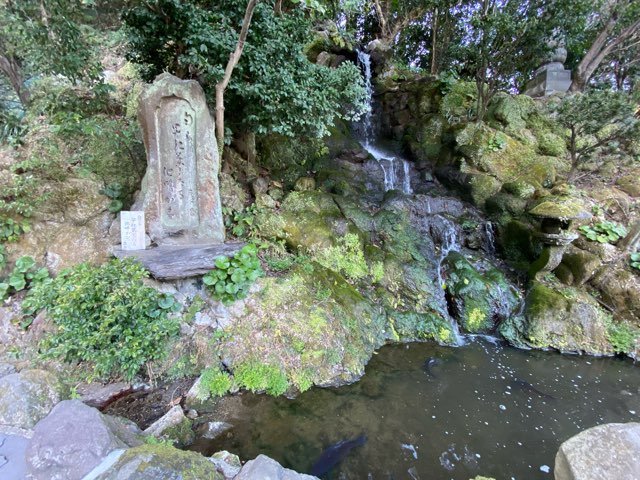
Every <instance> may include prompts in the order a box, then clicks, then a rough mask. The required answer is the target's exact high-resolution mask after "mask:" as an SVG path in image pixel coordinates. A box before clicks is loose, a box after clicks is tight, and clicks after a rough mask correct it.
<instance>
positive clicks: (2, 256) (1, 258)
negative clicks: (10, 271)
mask: <svg viewBox="0 0 640 480" xmlns="http://www.w3.org/2000/svg"><path fill="white" fill-rule="evenodd" d="M6 266H7V249H6V247H5V246H4V245H3V244H1V243H0V272H1V271H2V270H4V267H6Z"/></svg>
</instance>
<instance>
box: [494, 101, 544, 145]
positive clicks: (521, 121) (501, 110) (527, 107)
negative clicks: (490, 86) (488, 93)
mask: <svg viewBox="0 0 640 480" xmlns="http://www.w3.org/2000/svg"><path fill="white" fill-rule="evenodd" d="M491 103H492V105H490V107H489V110H490V114H491V115H492V116H493V117H494V118H495V119H496V120H498V121H499V122H500V123H501V124H502V125H503V126H504V129H505V131H506V132H507V133H508V134H510V135H516V136H518V135H519V134H520V132H521V131H522V130H524V129H525V128H526V126H527V119H528V118H529V115H531V113H532V112H533V111H534V110H535V102H534V100H533V99H532V98H531V97H529V96H527V95H510V94H507V93H501V94H498V95H497V96H496V97H494V99H493V101H492V102H491Z"/></svg>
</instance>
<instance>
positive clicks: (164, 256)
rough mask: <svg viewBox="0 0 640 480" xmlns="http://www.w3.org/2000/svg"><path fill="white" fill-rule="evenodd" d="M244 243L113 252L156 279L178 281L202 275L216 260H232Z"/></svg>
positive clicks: (162, 247) (167, 246) (212, 266)
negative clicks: (226, 258)
mask: <svg viewBox="0 0 640 480" xmlns="http://www.w3.org/2000/svg"><path fill="white" fill-rule="evenodd" d="M245 245H246V244H244V243H218V244H214V245H185V246H173V245H171V246H170V245H166V246H161V247H154V248H149V249H147V250H120V249H117V250H114V252H113V254H114V255H115V256H116V257H117V258H120V259H123V258H134V259H136V260H137V261H138V262H140V263H141V264H142V265H143V266H144V267H145V268H146V269H147V270H149V272H151V275H152V276H153V277H154V278H156V279H158V280H179V279H181V278H189V277H196V276H198V275H204V274H205V273H207V272H209V271H210V270H212V269H213V268H214V267H215V259H216V257H220V256H225V257H232V256H233V255H235V254H236V253H237V252H238V251H239V250H240V249H241V248H242V247H244V246H245Z"/></svg>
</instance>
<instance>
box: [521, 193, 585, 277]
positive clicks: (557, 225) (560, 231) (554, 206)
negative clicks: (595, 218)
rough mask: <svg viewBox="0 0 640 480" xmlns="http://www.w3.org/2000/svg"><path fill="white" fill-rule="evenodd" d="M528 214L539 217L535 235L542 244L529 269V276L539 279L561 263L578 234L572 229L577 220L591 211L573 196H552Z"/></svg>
mask: <svg viewBox="0 0 640 480" xmlns="http://www.w3.org/2000/svg"><path fill="white" fill-rule="evenodd" d="M529 215H531V216H532V217H535V218H537V219H538V220H540V228H539V230H538V231H536V232H534V236H535V237H537V238H538V239H540V241H541V242H542V243H543V244H544V245H545V248H544V250H543V251H542V254H541V255H540V258H538V260H536V261H535V262H534V263H533V264H532V265H531V268H530V270H529V275H530V276H531V277H533V278H535V279H536V280H540V279H541V277H542V276H544V275H545V274H547V273H549V272H552V271H553V270H555V268H556V267H557V266H558V265H560V262H562V257H563V255H564V252H565V249H566V248H567V246H568V245H569V244H570V243H571V242H573V241H574V240H575V239H577V238H578V237H579V234H578V233H577V232H576V231H575V223H576V221H578V220H587V219H589V218H591V214H590V213H588V212H586V211H585V210H584V208H583V206H582V205H581V204H580V202H577V201H576V200H573V199H569V198H558V197H555V198H553V199H548V200H545V201H543V202H542V203H540V204H538V205H536V206H535V207H533V208H532V209H531V210H529Z"/></svg>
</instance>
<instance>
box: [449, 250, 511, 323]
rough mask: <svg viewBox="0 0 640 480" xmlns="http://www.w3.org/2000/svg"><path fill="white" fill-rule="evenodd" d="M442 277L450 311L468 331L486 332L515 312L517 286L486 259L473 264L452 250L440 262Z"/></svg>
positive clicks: (477, 260)
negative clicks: (441, 263)
mask: <svg viewBox="0 0 640 480" xmlns="http://www.w3.org/2000/svg"><path fill="white" fill-rule="evenodd" d="M443 277H444V278H445V282H446V288H447V298H448V300H449V305H450V307H451V308H450V310H451V311H452V313H453V315H454V317H455V318H456V319H457V320H458V322H459V323H460V325H461V326H462V328H463V329H464V330H465V331H467V332H469V333H488V332H491V331H493V330H494V329H495V328H496V326H497V325H498V324H499V323H500V322H501V321H503V320H505V319H506V318H508V317H509V316H511V315H513V314H515V313H516V310H517V309H518V306H519V299H518V295H517V291H516V289H515V288H514V287H513V286H511V285H510V284H509V282H508V281H507V279H506V278H505V277H504V275H503V274H502V273H501V272H500V271H499V270H498V269H497V268H496V267H494V266H493V265H491V264H490V263H489V262H486V261H480V260H479V259H476V260H475V262H474V263H473V264H472V263H471V262H470V261H469V260H468V259H467V258H465V257H464V256H463V255H461V254H460V253H458V252H451V253H449V255H447V257H446V258H445V260H444V263H443Z"/></svg>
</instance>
